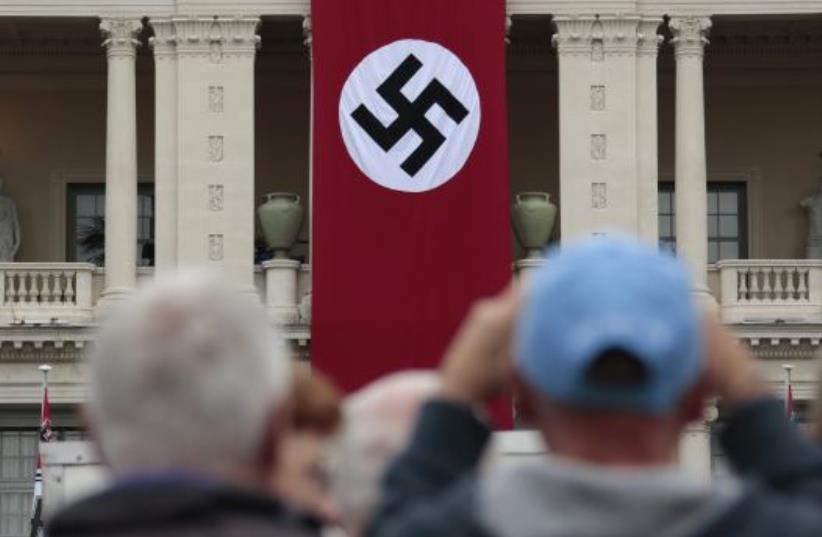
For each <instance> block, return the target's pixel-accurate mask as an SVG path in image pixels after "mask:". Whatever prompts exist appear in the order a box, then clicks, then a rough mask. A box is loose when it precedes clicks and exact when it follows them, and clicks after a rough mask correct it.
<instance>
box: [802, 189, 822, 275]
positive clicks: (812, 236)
mask: <svg viewBox="0 0 822 537" xmlns="http://www.w3.org/2000/svg"><path fill="white" fill-rule="evenodd" d="M819 186H820V188H819V192H817V193H816V194H814V195H812V196H808V197H807V198H805V199H803V200H802V202H801V203H800V205H801V206H802V208H803V209H805V211H807V213H808V220H809V222H808V248H807V250H806V254H805V255H806V257H807V258H808V259H822V181H820V185H819Z"/></svg>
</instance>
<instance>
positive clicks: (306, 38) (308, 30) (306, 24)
mask: <svg viewBox="0 0 822 537" xmlns="http://www.w3.org/2000/svg"><path fill="white" fill-rule="evenodd" d="M312 32H313V28H312V26H311V15H306V16H304V17H303V45H305V46H306V48H308V50H311V43H312V41H313V35H312Z"/></svg>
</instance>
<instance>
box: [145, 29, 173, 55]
mask: <svg viewBox="0 0 822 537" xmlns="http://www.w3.org/2000/svg"><path fill="white" fill-rule="evenodd" d="M150 25H151V27H152V28H153V29H154V36H152V37H151V38H150V39H149V40H148V43H149V45H150V46H151V48H152V49H153V50H154V58H155V59H156V60H160V61H162V60H168V59H172V60H173V59H176V57H177V31H176V29H175V28H174V23H173V22H172V20H171V19H152V20H151V22H150Z"/></svg>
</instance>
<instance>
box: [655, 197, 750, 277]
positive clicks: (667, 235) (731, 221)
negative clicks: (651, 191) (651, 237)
mask: <svg viewBox="0 0 822 537" xmlns="http://www.w3.org/2000/svg"><path fill="white" fill-rule="evenodd" d="M674 199H675V198H674V183H670V182H665V183H660V184H659V246H660V248H663V249H666V250H670V251H672V252H675V251H676V209H675V202H674ZM707 218H708V262H709V263H716V262H717V261H719V260H720V259H745V258H747V257H748V233H747V227H748V225H747V223H748V221H747V218H748V216H747V192H746V185H745V183H743V182H721V183H720V182H710V183H708V214H707Z"/></svg>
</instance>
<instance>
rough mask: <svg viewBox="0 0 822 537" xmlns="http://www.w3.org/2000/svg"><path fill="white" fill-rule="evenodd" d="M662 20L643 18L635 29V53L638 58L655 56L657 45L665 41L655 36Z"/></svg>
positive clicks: (657, 49) (657, 50)
mask: <svg viewBox="0 0 822 537" xmlns="http://www.w3.org/2000/svg"><path fill="white" fill-rule="evenodd" d="M661 24H662V18H656V17H652V18H643V19H641V20H640V21H639V25H638V27H637V52H638V54H639V55H640V56H656V55H657V54H658V52H659V45H661V44H662V42H663V41H664V40H665V38H664V37H662V36H661V35H659V34H657V30H658V29H659V26H660V25H661Z"/></svg>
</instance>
